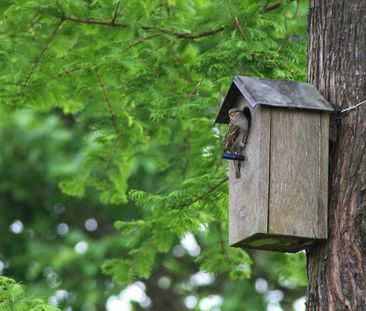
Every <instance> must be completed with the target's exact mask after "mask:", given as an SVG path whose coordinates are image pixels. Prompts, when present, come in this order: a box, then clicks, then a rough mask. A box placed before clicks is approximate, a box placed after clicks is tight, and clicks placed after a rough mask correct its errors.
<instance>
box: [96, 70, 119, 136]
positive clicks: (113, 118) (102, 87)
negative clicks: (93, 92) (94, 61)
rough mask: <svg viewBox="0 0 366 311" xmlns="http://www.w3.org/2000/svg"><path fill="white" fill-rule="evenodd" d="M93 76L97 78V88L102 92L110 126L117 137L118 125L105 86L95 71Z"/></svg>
mask: <svg viewBox="0 0 366 311" xmlns="http://www.w3.org/2000/svg"><path fill="white" fill-rule="evenodd" d="M95 74H96V76H97V80H98V83H99V86H100V88H101V89H102V90H103V96H104V99H105V102H106V104H107V107H108V111H109V114H110V118H111V121H112V124H113V128H114V130H115V132H116V134H117V135H118V136H119V134H120V132H119V128H118V125H117V120H116V115H115V113H114V112H113V108H112V104H111V101H110V99H109V95H108V92H107V90H106V88H105V84H104V82H103V80H102V77H101V76H100V74H99V72H98V70H96V69H95Z"/></svg>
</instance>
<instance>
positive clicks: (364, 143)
mask: <svg viewBox="0 0 366 311" xmlns="http://www.w3.org/2000/svg"><path fill="white" fill-rule="evenodd" d="M308 48H309V65H308V79H309V82H311V83H312V84H314V85H315V86H317V87H318V89H319V90H320V92H321V93H322V94H323V95H324V97H325V98H327V99H328V100H329V102H330V103H331V104H332V105H333V106H334V107H335V108H336V109H338V110H339V109H344V108H347V107H349V106H352V105H354V104H357V103H359V102H362V101H363V100H366V1H365V0H310V16H309V46H308ZM365 150H366V105H363V106H360V107H359V108H358V109H356V110H352V111H351V112H349V113H347V114H343V115H342V117H341V119H340V122H339V128H338V137H337V142H336V144H335V148H334V151H333V154H332V155H331V161H330V183H329V185H330V193H329V217H328V221H329V231H328V237H329V238H328V240H327V242H326V243H324V244H322V245H319V246H317V247H314V248H312V249H309V250H308V251H307V256H308V289H307V297H308V299H307V310H317V311H318V310H352V311H358V310H360V311H361V310H366V208H365V206H366V170H365V169H366V153H365Z"/></svg>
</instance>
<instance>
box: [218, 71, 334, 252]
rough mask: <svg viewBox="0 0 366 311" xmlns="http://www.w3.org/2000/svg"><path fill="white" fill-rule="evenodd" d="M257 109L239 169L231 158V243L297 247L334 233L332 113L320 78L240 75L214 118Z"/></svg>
mask: <svg viewBox="0 0 366 311" xmlns="http://www.w3.org/2000/svg"><path fill="white" fill-rule="evenodd" d="M232 108H238V109H240V110H241V111H246V113H247V114H248V113H249V115H250V129H249V136H248V138H247V143H246V146H245V148H244V150H243V154H241V155H239V156H241V157H242V159H244V160H243V161H242V162H241V166H240V177H238V176H236V175H235V172H234V165H235V163H234V161H229V241H230V245H231V246H238V247H243V248H255V249H263V250H274V251H283V252H297V251H299V250H301V249H304V248H307V247H309V246H311V245H313V244H315V243H317V242H319V241H322V240H324V239H326V238H327V208H328V207H327V204H328V149H329V148H328V144H329V113H330V112H331V111H333V108H332V106H331V105H329V103H327V102H326V100H325V99H324V98H323V97H322V96H321V95H320V93H319V92H318V91H317V90H316V88H315V87H314V86H312V85H311V84H307V83H298V82H290V81H275V80H269V79H259V78H250V77H244V76H237V77H236V78H235V80H234V81H233V83H232V84H231V86H230V89H229V91H228V93H227V95H226V98H225V100H224V102H223V104H222V106H221V108H220V111H219V113H218V116H217V118H216V121H215V123H225V124H228V123H229V120H230V119H229V115H228V111H229V110H230V109H232Z"/></svg>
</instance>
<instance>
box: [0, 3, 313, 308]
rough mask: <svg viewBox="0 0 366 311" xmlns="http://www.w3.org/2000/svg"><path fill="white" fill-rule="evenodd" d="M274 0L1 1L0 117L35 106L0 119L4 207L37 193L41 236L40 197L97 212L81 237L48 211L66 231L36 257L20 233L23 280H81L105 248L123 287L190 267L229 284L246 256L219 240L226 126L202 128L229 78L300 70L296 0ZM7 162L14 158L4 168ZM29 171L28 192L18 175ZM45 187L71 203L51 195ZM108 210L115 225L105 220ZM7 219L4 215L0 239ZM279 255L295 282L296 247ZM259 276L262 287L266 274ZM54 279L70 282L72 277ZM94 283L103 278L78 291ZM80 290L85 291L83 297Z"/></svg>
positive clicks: (302, 49)
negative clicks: (82, 249)
mask: <svg viewBox="0 0 366 311" xmlns="http://www.w3.org/2000/svg"><path fill="white" fill-rule="evenodd" d="M278 3H279V5H278V6H273V5H277V1H267V0H259V1H255V2H254V1H250V0H240V1H239V0H227V1H207V0H200V1H196V0H189V1H179V0H174V1H172V0H168V1H165V0H159V1H158V0H154V1H153V0H152V1H124V2H121V3H120V2H119V1H107V0H96V1H86V0H57V1H56V0H52V1H45V0H43V1H38V0H37V1H35V0H29V1H10V0H4V1H2V2H1V3H0V14H1V17H2V18H1V21H0V64H1V66H0V104H1V105H2V106H3V107H6V108H3V109H4V112H5V110H9V111H10V110H15V109H20V108H22V109H23V108H26V109H30V110H31V111H38V112H39V116H41V117H36V115H35V114H33V113H31V112H30V111H29V110H23V111H21V110H19V111H18V112H17V113H14V114H13V115H12V117H11V118H10V119H6V118H4V119H2V120H1V121H0V131H1V132H0V136H1V138H3V141H5V139H7V140H10V141H14V142H15V141H17V142H18V144H19V146H21V147H19V146H14V145H13V144H8V145H5V146H4V149H3V150H2V152H1V161H2V162H1V161H0V165H2V166H1V168H2V169H4V172H6V174H7V178H6V179H5V180H9V182H6V181H3V182H2V183H1V187H2V188H1V191H2V192H3V193H6V194H7V196H8V197H7V198H9V197H10V199H4V206H13V204H14V202H16V203H17V204H19V202H25V201H28V204H27V205H26V206H28V207H29V210H32V211H34V210H36V204H34V205H32V204H30V203H29V199H28V198H32V201H33V202H40V203H39V204H40V207H39V209H38V212H39V215H43V217H44V218H42V219H43V220H42V221H40V220H37V224H39V227H37V228H36V229H34V231H35V232H36V234H39V235H40V236H45V235H47V234H42V230H44V228H47V230H46V231H47V232H51V229H50V228H49V227H48V226H47V225H48V224H46V221H45V220H44V219H45V217H46V216H45V215H47V212H49V211H50V208H49V207H48V208H47V207H46V206H53V205H54V204H55V203H56V202H55V198H59V199H60V200H61V201H62V202H64V201H67V202H70V205H71V206H72V208H73V209H74V215H75V214H76V215H78V216H79V214H80V216H79V217H82V216H84V215H85V213H86V210H87V208H84V207H91V210H92V211H93V215H95V214H96V215H98V216H99V217H100V219H103V218H104V217H106V218H107V220H103V221H104V222H105V230H104V231H103V234H101V236H98V237H94V236H92V237H90V236H89V235H87V234H85V232H83V231H82V230H83V224H82V221H80V220H79V222H77V221H74V220H73V221H71V220H70V219H71V216H68V217H69V218H67V217H66V216H65V217H66V220H65V219H63V218H61V217H60V216H57V215H54V216H53V217H54V219H53V222H52V225H53V226H54V227H53V228H52V230H54V231H55V227H57V225H59V224H60V222H61V221H62V222H66V221H67V222H68V223H70V226H71V223H72V224H73V227H72V228H71V229H70V234H68V235H67V237H66V238H65V239H64V240H62V239H63V237H62V238H61V237H57V239H59V240H62V242H61V241H59V243H60V245H59V247H57V248H56V251H55V254H54V255H51V256H50V258H47V253H48V248H47V247H49V245H48V244H50V242H48V243H44V242H43V241H41V240H34V239H33V240H32V239H30V241H28V240H27V239H26V238H25V237H24V238H22V239H20V237H19V240H20V241H22V243H27V245H29V249H30V251H29V253H30V254H31V255H32V260H35V262H36V264H34V265H33V267H32V269H29V270H28V269H27V273H28V275H30V279H33V280H34V279H39V278H40V277H41V274H42V269H44V267H47V266H48V265H52V267H53V268H54V269H56V268H55V267H57V269H58V274H57V273H56V272H55V273H56V274H57V275H63V276H64V279H65V280H66V279H67V275H68V273H69V272H70V271H69V270H71V271H73V273H76V272H78V273H81V274H82V275H83V277H85V278H86V277H91V276H92V275H93V273H94V274H97V273H98V272H96V271H97V267H96V264H101V262H102V261H103V260H104V259H106V258H107V259H108V260H107V261H105V263H104V265H103V271H104V272H105V273H106V274H107V275H108V276H110V277H112V278H113V279H114V280H115V281H116V282H118V283H120V284H122V285H126V284H129V283H132V282H134V281H135V280H138V279H144V280H145V282H149V280H151V279H154V278H156V277H157V274H158V275H159V276H161V275H163V274H164V273H167V274H169V275H173V276H174V277H172V279H174V278H176V282H177V283H179V284H183V283H184V282H185V281H184V275H185V274H194V273H196V272H197V271H200V270H204V271H206V272H209V273H212V274H213V275H215V276H216V277H220V276H222V275H224V276H225V277H231V278H232V279H233V281H232V282H235V281H236V280H240V281H241V282H245V281H244V280H246V279H248V278H249V276H250V272H251V271H253V273H254V274H255V267H254V266H255V265H256V264H258V260H257V259H252V260H251V259H250V258H249V256H248V254H247V253H246V252H244V251H242V250H239V249H232V248H229V247H228V246H227V245H228V240H227V205H228V197H227V186H226V179H227V176H226V167H225V163H223V161H222V160H221V159H220V154H221V152H222V140H223V137H224V132H225V129H224V128H218V127H216V128H212V121H213V119H214V117H215V114H216V112H217V108H218V104H219V103H220V102H221V100H222V98H223V96H224V93H225V91H226V90H227V88H228V86H229V84H230V82H231V80H232V78H233V77H234V76H235V75H236V74H243V75H249V76H259V77H267V78H273V79H287V80H299V81H303V80H305V67H306V29H305V25H306V13H307V7H306V5H305V4H303V3H302V2H300V1H289V0H283V1H279V2H278ZM273 7H274V9H273ZM49 112H51V113H50V114H51V115H48V113H49ZM9 115H10V114H9ZM55 115H57V117H56V116H55ZM28 150H29V153H28V152H27V151H28ZM12 158H16V159H20V160H19V162H18V163H19V164H18V165H17V166H15V165H11V162H12V161H11V159H12ZM10 168H11V170H10ZM14 176H22V178H16V177H14ZM35 178H36V179H37V178H38V180H40V181H42V183H40V187H41V188H42V187H43V189H45V190H44V191H43V192H42V195H39V192H40V191H38V190H37V189H38V188H37V189H33V188H29V186H28V185H32V184H33V180H35ZM10 181H11V182H10ZM55 184H58V185H59V187H60V189H61V190H62V191H63V192H64V193H65V194H67V195H70V196H73V197H75V199H70V198H69V199H65V198H64V197H62V195H61V194H60V193H59V192H58V191H57V189H56V187H55ZM14 185H16V186H14ZM27 189H29V190H27ZM46 190H47V191H46ZM46 192H47V193H46ZM96 197H98V199H99V201H100V202H101V203H103V204H104V206H103V207H102V206H101V205H100V204H99V203H98V202H97V201H96ZM14 198H15V199H14ZM41 202H43V203H41ZM42 204H43V205H42ZM111 205H114V206H113V207H112V206H111ZM9 208H10V207H9ZM79 208H80V210H79ZM80 211H81V212H80ZM25 214H27V213H25V212H24V215H25ZM66 214H67V215H72V213H71V212H70V211H68V212H67V213H66ZM20 215H21V216H22V217H23V214H22V213H21V214H20ZM105 215H107V216H105ZM16 217H19V218H21V217H20V216H19V215H18V214H17V215H16ZM93 217H94V216H93ZM95 217H96V216H95ZM24 218H26V217H25V216H24ZM22 219H23V218H22ZM117 219H122V220H120V221H117V222H115V228H117V230H118V232H120V234H121V235H119V236H117V235H115V234H114V233H113V234H112V230H111V223H112V222H114V221H115V220H117ZM13 220H14V216H11V217H10V216H9V219H8V220H6V221H8V222H5V220H4V223H5V225H4V226H2V227H3V228H5V229H0V230H2V233H3V234H4V235H5V234H9V233H8V232H7V228H8V227H9V225H10V224H11V222H12V221H13ZM83 220H84V219H83ZM32 221H34V222H36V220H35V219H33V220H32ZM101 221H102V220H100V222H101ZM50 235H53V236H54V235H55V234H54V233H52V234H51V233H50ZM187 235H191V236H193V237H194V238H195V240H196V241H197V243H198V244H199V247H200V252H199V254H195V255H190V254H185V256H184V258H186V257H187V258H188V259H187V261H189V262H190V265H187V263H186V262H184V261H183V260H182V259H181V257H177V256H175V255H174V249H175V248H176V247H177V246H180V245H181V244H182V242H181V241H182V240H183V239H184V238H185V237H186V236H187ZM36 238H38V236H37V235H36ZM55 239H56V238H55ZM94 239H95V240H94ZM80 241H84V242H87V243H89V244H88V245H89V248H88V251H87V254H88V256H91V258H92V259H93V260H94V263H95V264H94V265H93V263H92V261H89V262H88V264H86V260H85V259H83V255H80V254H75V252H74V249H73V248H74V246H75V244H76V243H78V242H80ZM5 244H6V243H4V245H5ZM6 246H7V245H6ZM92 246H93V247H92ZM14 248H15V247H14ZM32 249H33V251H32ZM34 249H36V250H37V253H38V254H40V253H41V254H42V256H41V257H42V259H41V260H39V261H38V259H37V258H35V257H36V254H35V253H36V252H35V251H34ZM1 253H2V252H1V250H0V255H1ZM113 258H114V259H113ZM284 258H285V257H278V258H277V257H276V260H277V261H279V262H286V260H287V259H286V258H285V259H284ZM293 258H294V261H292V262H291V264H289V265H288V266H287V268H286V269H285V270H283V271H281V275H282V278H285V279H288V280H291V278H292V276H293V277H294V278H295V279H296V280H302V278H303V276H304V274H303V273H299V274H297V272H296V271H301V269H298V268H299V265H301V264H303V263H304V258H302V257H293ZM295 258H297V259H298V260H297V259H296V260H295ZM0 259H1V256H0ZM18 260H19V258H18ZM19 262H21V260H19ZM252 262H253V263H254V264H252ZM71 263H73V264H71ZM19 265H20V266H21V264H19ZM162 267H163V268H162ZM177 267H178V268H177ZM161 270H163V271H161ZM183 272H184V273H183ZM177 275H179V278H178V277H177ZM98 277H99V278H100V280H103V277H106V276H101V275H98ZM269 278H270V279H271V280H272V281H271V282H272V283H273V284H277V283H276V282H277V281H278V280H277V279H278V275H277V276H273V275H271V277H269ZM178 279H179V280H178ZM64 282H66V281H64ZM69 282H70V283H67V284H68V285H69V286H70V287H72V288H73V290H76V289H75V288H76V287H77V285H78V284H77V282H75V281H74V282H73V281H72V280H69ZM100 282H101V283H102V281H100ZM291 282H292V281H291ZM75 283H76V284H75ZM155 283H156V282H155ZM230 284H234V283H230ZM230 284H229V285H228V287H230ZM291 284H292V283H291ZM297 284H298V285H299V286H300V285H302V284H303V281H298V283H297ZM155 285H156V284H155ZM277 285H278V284H277ZM55 286H56V287H57V286H58V285H55ZM85 288H86V286H85V287H83V289H85ZM98 290H99V292H103V290H104V288H103V290H102V289H100V288H97V289H94V291H90V292H93V293H95V292H97V291H98ZM247 290H248V291H250V290H251V291H252V292H253V286H252V287H250V286H249V285H248V287H247ZM283 290H285V289H283ZM194 291H196V289H194ZM223 291H224V290H223ZM183 292H184V294H182V297H183V296H184V295H188V294H192V292H185V291H183ZM197 292H198V290H197ZM228 292H230V290H228ZM48 294H51V293H50V292H48ZM194 294H197V293H196V292H195V293H194ZM95 295H96V294H94V296H93V297H92V298H90V300H91V301H93V302H95V303H96V304H97V302H96V301H97V298H95ZM197 295H201V296H203V295H204V294H201V293H199V294H197ZM257 302H258V301H257ZM99 303H100V302H99ZM79 308H80V306H79ZM99 308H100V306H99ZM227 308H228V310H229V308H230V307H229V306H228V307H227ZM233 310H235V308H233Z"/></svg>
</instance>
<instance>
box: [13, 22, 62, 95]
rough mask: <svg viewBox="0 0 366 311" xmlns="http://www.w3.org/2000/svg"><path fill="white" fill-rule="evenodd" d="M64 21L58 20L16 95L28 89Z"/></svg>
mask: <svg viewBox="0 0 366 311" xmlns="http://www.w3.org/2000/svg"><path fill="white" fill-rule="evenodd" d="M62 22H63V20H62V19H58V20H57V21H56V24H55V27H54V29H53V32H52V34H51V36H50V38H49V39H48V41H47V42H46V44H45V45H44V46H43V48H42V50H41V51H40V52H39V54H38V55H37V57H36V58H35V60H34V62H33V65H32V68H31V70H30V71H29V73H28V75H27V77H26V78H25V81H24V82H23V83H22V85H21V87H20V90H19V91H18V93H17V94H16V95H15V97H19V96H20V95H21V94H22V93H23V92H24V90H25V89H26V87H27V86H28V84H29V82H30V80H31V78H32V76H33V74H34V72H35V71H36V69H37V67H38V65H39V63H40V62H41V60H42V58H43V56H44V54H45V53H46V51H47V49H48V47H49V46H50V44H51V42H52V40H53V39H54V38H55V37H56V35H57V32H58V30H59V29H60V26H61V25H62Z"/></svg>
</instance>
